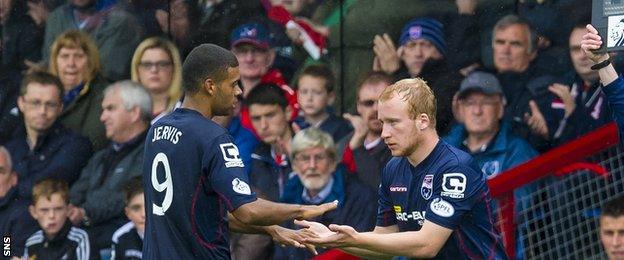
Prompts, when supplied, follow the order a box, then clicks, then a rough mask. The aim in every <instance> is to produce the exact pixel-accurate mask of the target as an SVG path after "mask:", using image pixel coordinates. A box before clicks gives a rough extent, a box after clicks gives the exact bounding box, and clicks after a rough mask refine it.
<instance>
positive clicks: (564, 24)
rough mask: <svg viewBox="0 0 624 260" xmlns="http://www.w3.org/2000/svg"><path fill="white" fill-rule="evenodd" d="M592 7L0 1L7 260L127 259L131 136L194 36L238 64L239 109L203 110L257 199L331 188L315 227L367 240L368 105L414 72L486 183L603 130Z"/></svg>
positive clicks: (135, 193) (254, 254)
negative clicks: (48, 220) (351, 230)
mask: <svg viewBox="0 0 624 260" xmlns="http://www.w3.org/2000/svg"><path fill="white" fill-rule="evenodd" d="M589 10H591V3H590V1H582V0H541V1H539V0H538V1H532V0H520V1H511V0H483V1H478V0H455V1H452V0H393V1H392V3H391V4H390V3H389V1H386V0H346V1H337V0H325V1H320V0H292V1H282V0H254V1H251V0H172V1H165V0H27V1H20V0H0V36H1V41H0V61H1V63H0V170H1V171H4V172H0V184H1V185H0V228H2V229H0V233H3V235H4V234H12V235H13V237H14V241H15V246H14V247H13V248H12V250H13V251H12V252H11V253H12V256H22V255H24V252H26V255H29V254H30V255H33V254H35V252H37V253H39V254H41V253H44V252H45V250H44V251H41V250H43V249H41V248H40V247H38V246H37V244H38V243H41V241H44V240H41V239H47V240H46V241H48V240H50V239H54V236H56V235H57V234H58V233H59V232H61V233H63V234H67V233H72V234H77V235H75V236H79V237H80V240H75V241H73V240H72V241H73V242H72V241H70V240H67V241H66V242H67V243H69V244H71V245H73V246H69V247H63V248H62V249H59V250H69V251H71V252H72V255H74V256H77V257H78V258H79V259H87V258H89V257H91V258H99V257H100V256H102V257H104V258H107V257H109V256H110V255H111V253H112V255H113V258H115V259H117V258H123V259H129V258H131V257H133V256H136V254H137V252H138V253H139V254H140V248H141V247H140V244H138V245H137V243H139V242H141V240H140V239H141V238H142V232H143V224H144V219H145V216H144V215H141V214H145V212H143V211H144V210H143V205H142V203H143V199H142V189H141V190H139V189H140V188H139V187H141V185H137V183H136V182H137V180H136V178H137V177H139V176H140V173H141V167H143V143H144V141H145V135H146V131H147V129H148V128H149V126H150V124H153V123H154V122H156V121H157V120H158V119H159V118H161V117H162V116H164V115H166V114H168V113H169V112H171V111H172V110H174V109H175V108H177V107H179V106H180V104H181V100H183V98H184V93H183V92H182V84H184V82H183V79H182V76H181V74H182V73H181V70H182V63H183V61H184V58H185V56H186V54H188V53H189V52H190V50H192V49H193V48H194V47H195V46H198V45H200V44H202V43H214V44H217V45H220V46H222V47H224V48H228V49H230V50H231V51H232V52H233V53H234V55H235V56H236V58H237V59H238V62H239V70H240V81H239V84H240V86H241V88H242V90H243V94H242V95H241V96H240V97H239V99H240V101H241V102H239V105H238V107H237V109H236V112H235V114H233V115H231V116H228V117H215V118H214V120H215V121H216V122H218V123H219V124H220V125H221V126H223V127H224V128H226V129H227V130H228V131H229V132H230V134H231V135H232V136H233V137H234V140H235V142H236V143H237V145H238V147H239V151H240V157H241V158H242V160H243V162H244V164H245V167H246V171H247V172H248V174H249V175H250V180H251V183H252V188H253V189H254V191H255V192H256V193H257V194H258V195H259V197H262V198H264V199H267V200H271V201H278V202H285V203H297V204H321V203H324V202H328V201H333V200H335V199H337V200H338V201H339V206H338V210H336V211H334V212H330V213H327V214H326V215H324V216H322V217H321V218H319V219H317V221H319V222H322V223H324V224H329V223H338V224H346V225H350V226H353V227H355V228H356V229H357V230H358V231H368V230H370V229H372V227H373V225H374V224H373V219H374V216H375V215H376V209H375V208H374V207H373V206H372V205H375V204H376V197H377V193H376V190H377V188H378V186H379V180H380V176H379V174H380V173H381V171H382V169H383V168H384V166H385V164H386V163H387V162H388V161H389V160H390V151H389V149H388V148H387V147H386V146H385V144H384V142H383V138H382V123H381V122H380V121H379V120H378V119H377V99H378V96H379V94H380V93H381V92H382V91H383V89H384V88H385V87H386V86H389V85H391V84H392V83H394V82H395V81H397V80H400V79H404V78H412V77H420V78H423V79H424V80H426V81H427V82H428V84H429V86H430V87H431V88H432V90H433V91H434V93H435V95H436V98H437V103H436V106H437V115H436V116H435V118H436V121H437V122H436V129H437V132H438V134H439V135H440V136H443V137H444V138H443V139H444V140H445V141H446V142H448V143H449V144H451V145H454V146H456V147H458V148H460V149H462V150H464V151H466V152H468V153H470V154H472V155H473V156H474V157H475V158H476V160H477V162H478V163H479V166H480V167H481V168H482V171H483V173H484V174H485V176H487V178H493V177H495V176H497V175H498V174H501V173H503V172H504V171H505V170H507V169H510V168H512V167H514V166H516V165H518V164H521V163H523V162H525V161H527V160H529V159H531V158H533V157H535V156H537V155H539V153H543V152H546V151H548V150H550V149H552V148H554V147H556V146H558V145H561V144H564V143H566V142H569V141H571V140H573V139H576V138H578V137H579V136H581V135H583V134H585V133H588V132H590V131H591V130H593V129H596V128H598V127H600V126H602V125H604V124H607V123H608V122H611V121H612V120H613V117H612V115H611V111H610V108H609V106H608V104H607V102H606V97H605V95H604V93H603V92H602V90H601V88H600V82H599V79H598V73H597V72H596V71H594V70H591V69H590V68H589V67H590V66H591V65H593V63H592V62H591V60H589V59H588V58H587V57H586V56H585V55H584V53H583V51H582V50H581V48H580V41H581V37H582V36H583V34H584V33H585V30H586V29H585V27H584V26H585V24H588V23H589V18H590V13H589ZM570 17H572V18H571V19H570ZM613 60H614V63H615V64H621V63H622V62H621V61H622V60H621V59H620V58H619V57H617V56H615V57H614V59H613ZM4 147H6V149H5V148H4ZM5 172H6V173H5ZM59 181H60V183H59ZM64 185H65V186H64ZM128 187H130V188H128ZM516 196H520V195H519V194H516ZM139 201H140V203H139ZM48 204H54V205H57V204H58V205H59V206H58V207H60V208H62V211H63V212H62V215H61V216H63V218H64V220H62V221H60V220H59V221H60V222H58V223H56V222H55V223H56V224H53V225H56V226H55V229H54V230H52V229H51V230H52V231H47V229H49V225H48V224H46V225H48V226H45V227H44V226H42V229H43V233H41V231H40V232H39V233H35V234H34V235H33V233H34V232H35V231H36V230H31V229H29V228H25V227H26V226H28V223H31V222H32V223H34V221H35V220H37V221H39V223H40V224H41V223H42V219H44V217H43V215H42V214H44V213H40V214H39V213H37V212H36V211H37V209H38V208H40V207H43V206H42V205H48ZM139 204H140V205H139ZM29 205H30V207H31V210H30V211H31V212H30V214H29V212H28V207H29ZM48 206H49V205H48ZM33 208H34V209H33ZM139 211H141V212H142V213H141V212H139ZM46 214H47V213H46ZM31 215H32V217H34V219H33V218H31ZM65 218H66V219H65ZM5 220H6V221H5ZM65 220H68V221H65ZM55 221H56V220H55ZM142 221H143V222H142ZM5 223H11V224H10V225H3V224H5ZM42 225H43V224H42ZM50 225H52V224H50ZM285 225H287V226H288V225H292V223H286V224H285ZM32 226H34V224H33V225H32ZM57 226H58V227H57ZM22 227H24V228H22ZM59 230H60V231H59ZM31 235H32V236H31ZM29 236H30V239H28V241H29V242H27V241H26V240H27V238H28V237H29ZM42 237H43V238H42ZM86 237H88V238H86ZM85 239H86V240H88V241H85ZM124 241H131V242H124ZM231 244H232V245H231V247H232V256H233V258H235V259H266V258H272V257H274V258H280V259H293V258H297V259H303V258H307V257H310V255H309V254H307V253H306V252H305V251H303V250H301V249H292V248H288V249H284V248H280V247H278V246H275V245H273V243H272V241H271V238H270V237H269V236H264V235H233V236H232V243H231ZM85 245H86V246H85ZM85 247H88V248H85ZM37 250H39V251H37ZM69 251H67V252H69ZM89 252H90V253H89ZM55 253H58V252H55ZM89 254H90V255H91V256H89ZM80 257H82V258H80ZM84 257H87V258H84Z"/></svg>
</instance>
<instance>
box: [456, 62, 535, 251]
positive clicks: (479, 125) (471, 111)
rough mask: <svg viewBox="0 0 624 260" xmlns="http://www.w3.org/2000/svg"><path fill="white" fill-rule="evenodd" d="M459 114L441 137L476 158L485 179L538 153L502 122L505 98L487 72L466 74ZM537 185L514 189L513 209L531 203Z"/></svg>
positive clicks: (522, 231) (520, 221)
mask: <svg viewBox="0 0 624 260" xmlns="http://www.w3.org/2000/svg"><path fill="white" fill-rule="evenodd" d="M457 96H458V101H459V111H458V113H459V115H460V117H461V118H463V124H459V125H456V126H455V127H453V129H451V131H450V133H449V135H448V136H446V137H444V139H445V141H447V142H448V143H449V144H450V145H453V146H455V147H457V148H459V149H461V150H463V151H465V152H467V153H469V154H471V155H472V157H473V158H474V159H475V160H476V161H477V163H478V164H479V167H480V168H481V171H482V172H483V174H484V175H485V177H486V178H488V179H491V178H494V177H496V176H498V175H499V174H500V173H502V172H504V171H506V170H509V169H511V168H513V167H514V166H517V165H519V164H522V163H524V162H526V161H528V160H530V159H531V158H533V157H535V156H537V155H538V154H537V152H536V151H535V150H534V149H533V148H532V147H531V145H530V144H529V143H527V142H526V141H525V140H523V139H522V138H520V137H518V136H516V135H514V134H513V133H512V131H511V128H510V127H509V124H508V123H507V122H505V121H502V118H503V113H504V106H505V98H504V94H503V90H502V87H501V85H500V83H499V82H498V80H497V79H496V77H495V76H494V75H492V74H490V73H485V72H480V71H476V72H473V73H472V74H470V75H468V77H466V78H465V79H464V80H463V81H462V84H461V86H460V89H459V92H458V95H457ZM538 185H539V184H529V185H526V186H523V188H521V189H516V190H515V191H514V196H515V198H516V208H515V210H516V212H521V211H523V210H524V209H527V208H529V207H530V206H531V201H530V200H528V199H526V198H529V197H530V195H531V194H532V191H534V190H535V189H536V188H537V186H538ZM524 221H525V219H523V218H520V217H518V218H517V219H516V223H518V225H519V227H520V228H518V230H519V231H518V232H517V233H516V234H518V238H517V240H516V242H517V246H516V249H517V252H518V254H517V256H516V258H517V259H523V256H524V253H523V249H524V239H523V237H524V234H526V227H527V226H526V222H524Z"/></svg>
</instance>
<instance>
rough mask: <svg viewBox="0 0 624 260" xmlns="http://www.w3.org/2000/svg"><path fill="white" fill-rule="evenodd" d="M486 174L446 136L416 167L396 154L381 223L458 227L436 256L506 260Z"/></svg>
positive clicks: (385, 184)
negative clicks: (446, 138) (428, 222)
mask: <svg viewBox="0 0 624 260" xmlns="http://www.w3.org/2000/svg"><path fill="white" fill-rule="evenodd" d="M490 205H491V197H490V192H489V189H488V187H487V185H486V183H485V177H484V175H483V173H481V170H480V169H479V167H478V165H477V164H476V162H475V161H474V160H473V159H472V157H471V156H470V155H469V154H467V153H465V152H463V151H461V150H458V149H456V148H454V147H452V146H451V145H449V144H447V143H446V142H444V141H442V140H440V141H439V142H438V144H437V145H436V146H435V148H434V149H433V151H432V152H431V154H429V156H427V158H425V160H424V161H422V162H421V163H420V164H418V165H417V166H416V167H414V166H412V165H411V164H410V163H409V161H408V160H407V158H406V157H393V158H392V159H391V160H390V161H389V162H388V164H387V165H386V167H385V168H384V170H383V173H382V180H381V184H380V186H379V211H378V214H377V226H381V227H387V226H392V225H397V226H398V227H399V230H400V231H418V230H420V228H421V227H422V225H423V224H424V222H425V220H428V221H430V222H433V223H435V224H437V225H440V226H443V227H445V228H448V229H451V230H453V233H452V234H451V236H450V237H449V239H448V240H447V241H446V243H445V244H444V246H443V247H442V249H441V250H440V252H439V253H438V255H437V257H436V258H435V259H506V258H507V257H506V254H505V251H504V248H503V243H502V240H501V237H500V236H499V232H498V229H496V228H495V226H494V223H495V218H494V216H493V215H492V214H493V213H492V210H491V208H490Z"/></svg>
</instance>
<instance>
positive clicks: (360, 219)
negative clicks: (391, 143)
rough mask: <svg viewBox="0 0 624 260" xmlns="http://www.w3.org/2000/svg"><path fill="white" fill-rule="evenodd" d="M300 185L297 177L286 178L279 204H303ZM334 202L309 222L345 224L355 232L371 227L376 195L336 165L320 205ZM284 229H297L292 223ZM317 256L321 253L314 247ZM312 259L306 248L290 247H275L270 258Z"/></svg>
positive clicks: (372, 225) (370, 228)
mask: <svg viewBox="0 0 624 260" xmlns="http://www.w3.org/2000/svg"><path fill="white" fill-rule="evenodd" d="M302 194H303V184H302V183H301V180H299V176H297V175H294V176H292V177H291V178H290V179H288V181H287V183H286V187H285V189H284V195H283V196H282V198H281V199H280V201H281V202H283V203H289V204H294V203H296V204H307V203H306V202H305V201H304V200H303V198H302V196H301V195H302ZM334 200H338V208H337V209H335V210H332V211H329V212H327V213H325V214H323V215H322V216H319V217H316V218H314V219H312V221H316V222H319V223H322V224H324V225H329V224H338V225H349V226H351V227H353V228H354V229H355V230H357V231H359V232H365V231H371V230H372V229H373V228H374V227H375V217H376V213H377V195H376V192H375V191H374V190H373V189H371V188H369V187H368V186H366V185H365V184H364V183H362V182H360V181H359V180H358V179H357V178H356V177H355V176H353V174H349V173H347V172H346V169H345V168H344V167H341V166H338V168H337V169H336V171H335V172H334V183H333V185H332V189H331V192H330V194H329V195H328V196H327V198H325V200H324V201H322V203H326V202H331V201H334ZM284 226H285V227H287V228H291V229H297V228H298V227H296V226H295V225H294V224H293V222H292V221H287V222H286V223H285V224H284ZM317 250H318V252H319V253H322V252H323V251H324V250H323V249H321V248H317ZM313 257H314V256H313V255H312V254H310V252H309V251H308V250H307V249H301V248H294V247H280V246H276V247H275V257H274V259H311V258H313Z"/></svg>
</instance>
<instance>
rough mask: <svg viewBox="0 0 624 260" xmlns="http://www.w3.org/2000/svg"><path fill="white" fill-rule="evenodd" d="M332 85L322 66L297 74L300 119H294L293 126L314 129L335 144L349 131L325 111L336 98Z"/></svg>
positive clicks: (312, 67) (340, 120)
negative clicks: (318, 130) (294, 124)
mask: <svg viewBox="0 0 624 260" xmlns="http://www.w3.org/2000/svg"><path fill="white" fill-rule="evenodd" d="M335 82H336V81H335V77H334V74H333V72H332V71H331V70H330V69H329V68H328V67H326V66H324V65H320V64H319V65H310V66H308V67H306V68H305V69H304V70H303V71H302V72H301V74H300V76H299V80H298V81H297V101H298V103H299V108H300V109H301V113H302V114H303V115H301V116H298V117H297V118H295V123H296V124H297V125H298V126H299V128H301V129H306V128H308V127H310V126H312V127H317V128H319V129H321V130H323V131H325V132H326V133H328V134H330V135H331V137H332V138H333V140H334V142H338V141H339V140H342V138H343V137H345V136H346V135H348V134H349V132H351V131H352V130H353V129H352V128H351V125H350V124H349V122H348V121H346V120H345V119H343V118H341V117H337V116H336V115H334V113H332V112H331V111H329V106H330V105H332V104H333V103H334V99H335V98H336V92H334V84H335Z"/></svg>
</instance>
